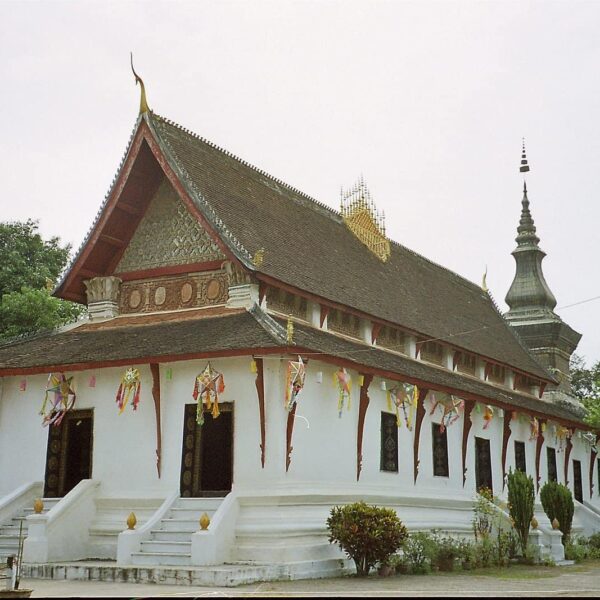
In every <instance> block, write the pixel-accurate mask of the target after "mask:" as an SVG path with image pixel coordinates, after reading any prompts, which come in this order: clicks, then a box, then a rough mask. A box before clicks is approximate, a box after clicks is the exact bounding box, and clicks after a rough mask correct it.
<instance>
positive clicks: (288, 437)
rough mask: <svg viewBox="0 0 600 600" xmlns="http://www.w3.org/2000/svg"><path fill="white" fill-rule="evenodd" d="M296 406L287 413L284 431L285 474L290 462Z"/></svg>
mask: <svg viewBox="0 0 600 600" xmlns="http://www.w3.org/2000/svg"><path fill="white" fill-rule="evenodd" d="M297 406H298V404H294V406H293V407H292V410H291V411H290V412H289V413H288V417H287V426H286V430H285V472H286V473H287V472H288V470H289V468H290V463H291V462H292V450H293V449H294V447H293V446H292V433H293V432H294V421H295V420H296V407H297Z"/></svg>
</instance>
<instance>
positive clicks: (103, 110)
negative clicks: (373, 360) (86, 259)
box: [0, 0, 600, 362]
mask: <svg viewBox="0 0 600 600" xmlns="http://www.w3.org/2000/svg"><path fill="white" fill-rule="evenodd" d="M599 31H600V2H577V1H574V0H569V1H568V2H567V1H564V2H526V1H522V0H520V1H518V2H506V1H503V2H425V1H419V2H374V1H369V2H367V1H364V2H351V1H349V0H344V1H340V2H325V1H319V2H316V1H315V2H290V1H285V0H277V1H276V2H257V1H252V2H228V1H224V0H219V1H215V2H202V1H195V2H182V1H171V2H157V1H153V0H146V1H144V2H124V1H119V2H106V1H104V2H92V1H87V2H52V1H47V0H45V1H43V2H32V1H16V0H15V1H8V0H0V85H1V88H0V115H1V116H0V118H1V121H0V123H1V144H0V175H1V179H2V196H1V200H0V201H1V203H2V212H1V219H2V220H13V219H19V220H23V219H26V218H28V217H33V218H35V219H39V221H40V227H41V230H42V232H43V234H44V235H46V236H49V235H59V236H60V237H61V238H62V239H63V240H65V241H68V242H70V243H71V244H73V247H74V249H76V248H77V247H78V246H79V245H80V244H81V242H82V240H83V238H84V236H85V234H86V232H87V230H88V228H89V226H90V225H91V223H92V220H93V218H94V216H95V214H96V212H97V210H98V208H99V206H100V203H101V202H102V200H103V198H104V195H105V193H106V192H107V190H108V188H109V186H110V183H111V181H112V179H113V177H114V175H115V173H116V169H117V166H118V164H119V162H120V160H121V157H122V154H123V152H124V150H125V147H126V144H127V140H128V138H129V135H130V133H131V129H132V127H133V125H134V123H135V119H136V117H137V111H138V105H139V88H136V87H135V85H134V79H133V76H132V74H131V71H130V68H129V51H130V50H133V52H134V59H135V65H136V70H137V71H138V72H139V73H140V75H141V76H142V77H143V79H144V81H145V82H146V87H147V93H148V102H149V104H150V107H151V108H152V109H153V110H154V111H155V112H157V113H158V114H161V115H163V116H166V117H168V118H170V119H172V120H174V121H176V122H178V123H180V124H182V125H183V126H185V127H186V128H188V129H191V130H193V131H195V132H196V133H198V134H200V135H202V136H203V137H206V138H208V139H209V140H211V141H213V142H215V143H216V144H218V145H220V146H222V147H224V148H226V149H227V150H229V151H231V152H233V153H235V154H237V155H238V156H240V157H242V158H244V159H246V160H247V161H248V162H250V163H252V164H254V165H256V166H258V167H260V168H262V169H264V170H266V171H267V172H269V173H271V174H273V175H274V176H276V177H279V178H281V179H283V180H284V181H286V182H288V183H289V184H291V185H294V186H296V187H298V188H300V189H301V190H303V191H305V192H306V193H308V194H310V195H312V196H313V197H315V198H316V199H318V200H320V201H321V202H324V203H326V204H328V205H330V206H333V207H338V206H339V189H340V186H349V185H351V184H352V183H354V182H355V181H356V179H357V178H358V177H359V175H360V174H361V173H363V174H364V176H365V179H366V181H367V183H368V185H369V187H370V189H371V192H372V194H373V196H374V199H375V201H376V203H377V206H378V207H379V208H380V209H383V210H385V213H386V217H387V230H388V233H389V236H390V237H391V238H392V239H394V240H396V241H398V242H400V243H402V244H404V245H406V246H408V247H409V248H412V249H413V250H416V251H417V252H420V253H422V254H424V255H425V256H427V257H428V258H430V259H432V260H434V261H436V262H438V263H440V264H442V265H444V266H446V267H448V268H450V269H452V270H454V271H456V272H457V273H459V274H461V275H463V276H465V277H467V278H468V279H470V280H472V281H475V282H477V283H480V282H481V277H482V274H483V272H484V270H485V266H486V265H487V267H488V278H487V281H488V286H489V287H490V290H491V292H492V294H493V296H494V297H495V299H496V301H497V302H498V304H499V305H500V306H501V308H502V310H505V309H506V308H507V307H506V305H505V304H504V296H505V295H506V292H507V290H508V288H509V286H510V283H511V281H512V278H513V275H514V259H513V257H512V256H511V254H510V253H511V251H512V250H513V249H514V247H515V241H514V238H515V235H516V227H517V224H518V220H519V215H520V209H521V203H520V201H521V195H522V194H521V189H522V177H521V176H520V174H519V172H518V167H519V160H520V148H521V137H522V136H525V138H526V144H527V151H528V156H529V161H530V164H531V169H532V170H531V173H530V174H529V176H528V180H527V183H528V189H529V198H530V201H531V210H532V213H533V216H534V219H535V223H536V226H537V229H538V234H539V236H540V238H541V244H540V245H541V247H542V248H543V249H544V250H545V252H546V253H547V255H548V256H547V258H546V259H545V260H544V271H545V274H546V279H547V281H548V283H549V285H550V288H551V289H552V291H553V292H554V294H555V296H556V298H557V300H558V308H557V312H558V313H559V314H560V315H561V317H562V318H563V319H564V320H565V321H567V322H568V323H569V324H570V325H571V326H572V327H574V328H575V329H576V330H578V331H579V332H581V333H583V339H582V341H581V344H580V347H579V352H580V353H581V354H583V355H584V356H585V357H586V358H587V360H588V362H591V361H595V360H598V359H600V300H595V301H592V302H588V303H584V304H581V305H578V306H573V307H567V305H571V304H573V303H577V302H580V301H582V300H586V299H589V298H592V297H594V296H600V281H599V278H598V271H599V264H598V259H599V257H600V240H599V237H598V234H597V232H598V225H599V223H600V203H599V202H598V190H599V189H600V185H599V184H600V182H599V179H600V168H599V165H600V76H599V69H600V41H599V40H600V34H599ZM349 267H351V265H349ZM399 301H401V299H399ZM561 307H565V308H561Z"/></svg>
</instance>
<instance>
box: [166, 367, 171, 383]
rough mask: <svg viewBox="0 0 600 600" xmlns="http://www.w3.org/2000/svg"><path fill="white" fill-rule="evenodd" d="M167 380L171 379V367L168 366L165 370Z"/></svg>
mask: <svg viewBox="0 0 600 600" xmlns="http://www.w3.org/2000/svg"><path fill="white" fill-rule="evenodd" d="M166 376H167V381H173V369H171V367H169V368H168V369H167V372H166Z"/></svg>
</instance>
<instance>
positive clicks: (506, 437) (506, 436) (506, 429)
mask: <svg viewBox="0 0 600 600" xmlns="http://www.w3.org/2000/svg"><path fill="white" fill-rule="evenodd" d="M511 414H512V413H511V412H510V411H508V410H505V411H504V428H503V430H502V489H504V486H505V485H506V453H507V450H508V440H509V438H510V416H511Z"/></svg>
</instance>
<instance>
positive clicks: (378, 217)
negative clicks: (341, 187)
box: [340, 177, 391, 262]
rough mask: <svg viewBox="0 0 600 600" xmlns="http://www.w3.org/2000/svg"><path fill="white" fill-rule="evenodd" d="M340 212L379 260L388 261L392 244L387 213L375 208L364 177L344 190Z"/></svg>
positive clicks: (354, 232)
mask: <svg viewBox="0 0 600 600" xmlns="http://www.w3.org/2000/svg"><path fill="white" fill-rule="evenodd" d="M340 212H341V213H342V217H343V219H344V222H345V223H346V226H347V227H348V229H350V231H352V233H353V234H354V235H355V236H356V237H357V238H358V239H359V240H360V241H361V242H362V243H363V244H364V245H365V246H366V247H367V248H368V249H369V250H370V251H371V252H372V253H373V254H374V255H375V256H376V257H377V258H378V259H379V260H381V261H382V262H387V260H388V259H389V257H390V253H391V246H390V242H389V240H388V239H387V237H386V236H385V215H384V214H383V212H381V213H380V212H378V211H377V209H376V208H375V204H374V202H373V200H372V198H371V194H370V192H369V190H368V189H367V186H366V184H365V182H364V180H363V178H362V177H361V178H360V180H359V182H358V183H357V184H356V185H355V186H354V187H352V188H351V189H350V190H348V191H346V192H344V191H342V193H341V206H340Z"/></svg>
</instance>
